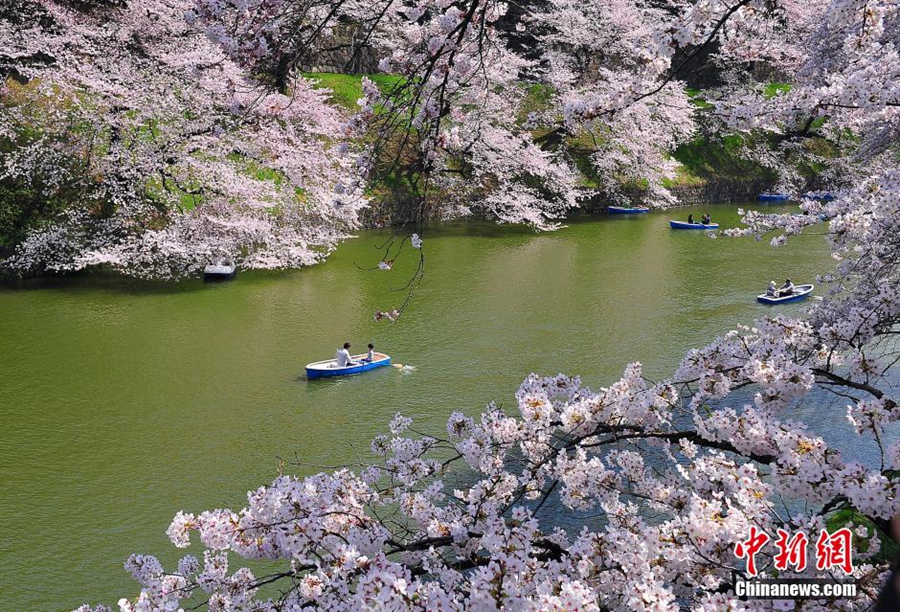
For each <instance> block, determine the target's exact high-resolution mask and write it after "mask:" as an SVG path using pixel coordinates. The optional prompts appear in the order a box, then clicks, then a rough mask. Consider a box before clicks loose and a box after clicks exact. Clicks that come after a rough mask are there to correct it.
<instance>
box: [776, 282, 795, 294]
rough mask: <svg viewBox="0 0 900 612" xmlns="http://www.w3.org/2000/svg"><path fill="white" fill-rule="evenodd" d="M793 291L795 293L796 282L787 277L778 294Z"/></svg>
mask: <svg viewBox="0 0 900 612" xmlns="http://www.w3.org/2000/svg"><path fill="white" fill-rule="evenodd" d="M792 293H794V283H792V282H791V279H789V278H788V279H785V281H784V284H783V285H782V286H781V287H779V288H778V296H779V297H781V296H783V295H791V294H792Z"/></svg>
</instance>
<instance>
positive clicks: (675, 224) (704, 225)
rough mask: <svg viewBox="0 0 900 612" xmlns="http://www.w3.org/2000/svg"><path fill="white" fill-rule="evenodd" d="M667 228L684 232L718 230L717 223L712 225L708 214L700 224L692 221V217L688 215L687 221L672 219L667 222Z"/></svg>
mask: <svg viewBox="0 0 900 612" xmlns="http://www.w3.org/2000/svg"><path fill="white" fill-rule="evenodd" d="M669 227H671V228H672V229H685V230H713V229H719V224H718V223H713V222H712V219H711V218H710V216H709V215H708V214H706V215H703V219H701V221H700V223H697V222H696V221H694V215H692V214H691V215H688V220H687V221H675V220H674V219H670V220H669Z"/></svg>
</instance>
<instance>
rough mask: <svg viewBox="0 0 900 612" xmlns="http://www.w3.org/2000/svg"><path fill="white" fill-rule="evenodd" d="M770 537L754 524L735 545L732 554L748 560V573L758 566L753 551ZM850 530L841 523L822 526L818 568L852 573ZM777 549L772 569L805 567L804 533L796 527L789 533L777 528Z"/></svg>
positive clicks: (783, 569)
mask: <svg viewBox="0 0 900 612" xmlns="http://www.w3.org/2000/svg"><path fill="white" fill-rule="evenodd" d="M770 540H771V538H770V537H769V536H768V535H767V534H766V533H764V532H762V531H760V530H759V529H757V528H756V527H755V526H751V527H750V535H749V536H748V537H747V539H746V540H742V541H740V542H738V543H737V544H736V545H735V547H734V554H735V556H736V557H737V558H738V559H746V560H747V574H749V575H750V576H756V575H757V574H759V570H758V569H757V567H756V555H757V554H759V553H760V552H762V550H763V547H765V545H766V544H768V543H769V541H770ZM852 541H853V534H852V533H851V532H850V530H849V529H847V528H846V527H844V528H843V529H838V530H837V531H835V532H834V533H831V534H829V533H828V530H827V529H823V530H822V532H821V533H820V534H819V537H818V539H817V540H816V550H815V553H816V569H817V570H819V571H825V570H830V569H832V568H839V569H840V570H841V571H843V572H844V573H845V574H848V575H849V574H852V573H853V551H852V548H851V545H852ZM775 546H776V547H777V548H778V553H777V554H776V555H775V556H774V558H773V561H774V564H775V569H778V570H782V571H785V570H788V569H791V568H794V570H795V571H797V572H802V571H804V570H805V569H806V560H807V556H806V551H807V548H808V547H809V538H808V537H807V535H806V534H805V533H804V532H802V531H798V532H797V533H795V534H793V535H791V534H790V533H789V532H787V531H785V530H784V529H779V530H778V539H776V540H775Z"/></svg>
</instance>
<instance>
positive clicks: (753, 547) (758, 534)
mask: <svg viewBox="0 0 900 612" xmlns="http://www.w3.org/2000/svg"><path fill="white" fill-rule="evenodd" d="M768 541H769V536H767V535H766V534H765V533H763V532H762V531H759V530H758V529H757V528H756V527H750V537H749V538H747V539H746V540H745V541H743V542H738V543H737V546H735V547H734V554H735V555H736V556H737V558H738V559H743V558H745V557H746V558H747V573H748V574H750V575H751V576H756V574H758V573H759V572H757V571H756V553H758V552H759V551H761V550H762V547H763V546H765V545H766V542H768Z"/></svg>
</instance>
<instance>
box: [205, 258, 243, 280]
mask: <svg viewBox="0 0 900 612" xmlns="http://www.w3.org/2000/svg"><path fill="white" fill-rule="evenodd" d="M235 274H237V266H235V265H234V264H233V263H221V262H219V263H211V264H209V265H208V266H206V267H205V268H203V280H206V281H210V280H212V281H215V280H230V279H232V278H234V275H235Z"/></svg>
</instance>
